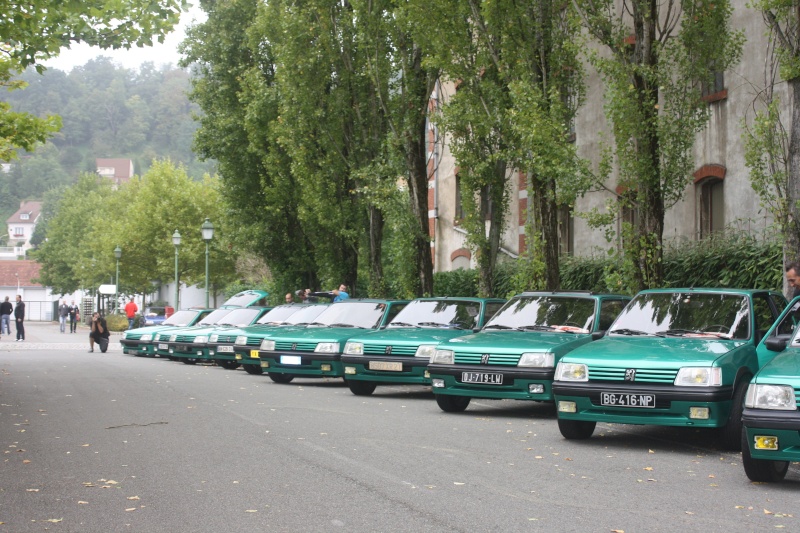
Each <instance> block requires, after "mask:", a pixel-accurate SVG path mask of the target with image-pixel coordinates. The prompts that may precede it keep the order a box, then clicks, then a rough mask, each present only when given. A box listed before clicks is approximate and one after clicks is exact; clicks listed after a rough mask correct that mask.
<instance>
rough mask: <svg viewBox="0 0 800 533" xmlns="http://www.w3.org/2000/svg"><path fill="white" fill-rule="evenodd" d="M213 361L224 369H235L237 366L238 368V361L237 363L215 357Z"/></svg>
mask: <svg viewBox="0 0 800 533" xmlns="http://www.w3.org/2000/svg"><path fill="white" fill-rule="evenodd" d="M214 362H215V363H217V366H221V367H222V368H224V369H225V370H236V369H237V368H239V363H237V362H236V361H226V360H224V359H217V360H216V361H214Z"/></svg>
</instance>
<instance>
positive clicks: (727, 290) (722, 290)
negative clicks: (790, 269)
mask: <svg viewBox="0 0 800 533" xmlns="http://www.w3.org/2000/svg"><path fill="white" fill-rule="evenodd" d="M672 292H704V293H714V294H741V295H752V294H757V293H764V292H769V293H774V294H780V293H779V292H778V291H773V290H770V289H738V288H727V287H725V288H723V287H676V288H668V289H664V288H660V289H645V290H643V291H641V292H640V294H641V293H672Z"/></svg>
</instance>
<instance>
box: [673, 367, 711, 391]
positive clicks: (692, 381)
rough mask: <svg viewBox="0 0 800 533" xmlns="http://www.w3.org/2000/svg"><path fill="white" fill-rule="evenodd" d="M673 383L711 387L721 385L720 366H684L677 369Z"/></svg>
mask: <svg viewBox="0 0 800 533" xmlns="http://www.w3.org/2000/svg"><path fill="white" fill-rule="evenodd" d="M675 385H682V386H687V387H712V386H716V387H718V386H720V385H722V368H721V367H718V366H698V367H695V366H685V367H683V368H681V369H680V370H678V375H677V376H675Z"/></svg>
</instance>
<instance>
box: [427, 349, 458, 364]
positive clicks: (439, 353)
mask: <svg viewBox="0 0 800 533" xmlns="http://www.w3.org/2000/svg"><path fill="white" fill-rule="evenodd" d="M454 362H455V354H454V353H453V350H436V351H434V352H433V357H431V363H436V364H438V365H452V364H453V363H454Z"/></svg>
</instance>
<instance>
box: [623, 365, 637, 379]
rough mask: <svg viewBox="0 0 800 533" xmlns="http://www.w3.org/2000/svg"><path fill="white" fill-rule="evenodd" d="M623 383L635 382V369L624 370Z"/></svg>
mask: <svg viewBox="0 0 800 533" xmlns="http://www.w3.org/2000/svg"><path fill="white" fill-rule="evenodd" d="M625 381H636V369H635V368H628V369H627V370H625Z"/></svg>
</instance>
